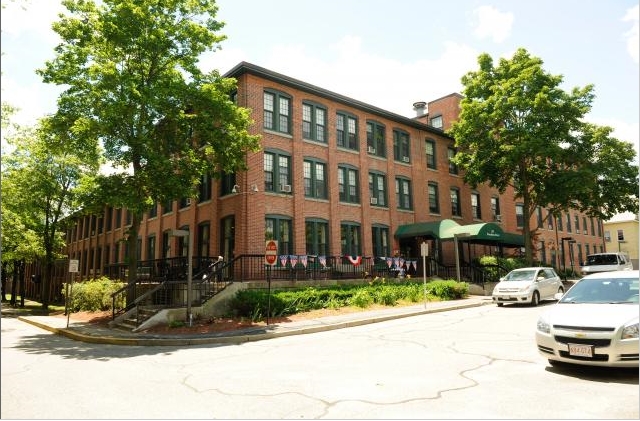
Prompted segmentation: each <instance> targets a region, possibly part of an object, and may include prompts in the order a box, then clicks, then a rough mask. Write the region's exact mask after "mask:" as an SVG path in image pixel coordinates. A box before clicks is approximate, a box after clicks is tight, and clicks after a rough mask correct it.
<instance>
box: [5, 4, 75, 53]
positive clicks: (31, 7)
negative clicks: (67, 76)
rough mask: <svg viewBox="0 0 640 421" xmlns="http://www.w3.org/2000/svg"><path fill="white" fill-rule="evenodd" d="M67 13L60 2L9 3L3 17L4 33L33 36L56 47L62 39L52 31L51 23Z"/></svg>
mask: <svg viewBox="0 0 640 421" xmlns="http://www.w3.org/2000/svg"><path fill="white" fill-rule="evenodd" d="M3 5H4V2H3ZM66 11H67V9H66V8H65V7H64V6H62V4H61V3H60V2H59V1H51V0H32V1H28V2H21V1H12V2H7V4H6V7H5V8H4V9H3V10H2V16H1V18H2V32H4V33H6V34H9V35H12V36H20V35H24V34H32V36H34V37H35V38H38V39H39V40H40V41H41V42H43V43H46V44H50V45H52V46H54V45H56V44H57V43H59V42H60V38H59V37H58V34H56V33H55V32H53V30H51V23H52V22H54V21H57V20H58V14H59V13H61V12H66Z"/></svg>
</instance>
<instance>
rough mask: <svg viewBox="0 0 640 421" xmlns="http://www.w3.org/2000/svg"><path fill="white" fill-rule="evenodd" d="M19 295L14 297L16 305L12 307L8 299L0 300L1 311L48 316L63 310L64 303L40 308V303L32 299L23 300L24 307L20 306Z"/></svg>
mask: <svg viewBox="0 0 640 421" xmlns="http://www.w3.org/2000/svg"><path fill="white" fill-rule="evenodd" d="M20 300H21V298H20V296H18V297H17V298H16V307H13V306H12V305H11V304H10V303H9V301H3V302H2V312H3V313H5V312H11V314H14V315H16V316H48V315H51V314H58V313H60V312H64V305H56V304H49V308H48V310H44V309H43V308H42V303H40V302H38V301H32V300H27V299H25V300H24V307H20Z"/></svg>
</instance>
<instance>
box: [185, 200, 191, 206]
mask: <svg viewBox="0 0 640 421" xmlns="http://www.w3.org/2000/svg"><path fill="white" fill-rule="evenodd" d="M184 205H185V206H191V199H189V198H188V199H187V200H185V201H184Z"/></svg>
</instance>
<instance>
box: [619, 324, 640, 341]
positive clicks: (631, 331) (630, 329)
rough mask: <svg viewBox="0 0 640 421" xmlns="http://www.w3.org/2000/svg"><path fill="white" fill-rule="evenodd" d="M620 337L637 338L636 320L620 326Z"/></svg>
mask: <svg viewBox="0 0 640 421" xmlns="http://www.w3.org/2000/svg"><path fill="white" fill-rule="evenodd" d="M622 339H638V322H635V323H631V324H628V325H626V326H625V327H624V328H622Z"/></svg>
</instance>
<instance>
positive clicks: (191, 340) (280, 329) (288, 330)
mask: <svg viewBox="0 0 640 421" xmlns="http://www.w3.org/2000/svg"><path fill="white" fill-rule="evenodd" d="M485 304H491V301H487V302H482V301H480V302H470V303H463V304H457V305H452V306H446V307H440V308H431V309H429V308H427V309H424V310H410V311H407V312H404V313H395V314H388V315H381V316H373V317H365V318H361V319H354V320H347V321H342V322H333V323H326V324H322V321H321V319H317V320H316V321H315V322H316V323H320V324H318V325H313V326H302V327H287V326H286V325H274V326H273V327H272V329H273V330H272V331H267V332H265V328H264V327H258V328H248V329H245V330H241V331H236V332H235V333H228V332H227V333H222V334H211V335H209V336H205V337H203V336H202V335H198V336H195V335H193V336H189V337H186V336H183V337H167V336H155V337H153V336H137V337H119V336H113V335H102V334H97V335H91V334H86V333H82V332H80V331H79V329H78V328H73V327H66V328H58V327H54V326H50V325H48V324H46V323H42V322H40V321H38V320H35V319H33V318H32V317H29V316H19V317H18V320H21V321H23V322H26V323H29V324H31V325H33V326H36V327H39V328H41V329H44V330H47V331H49V332H52V333H55V334H57V335H61V336H65V337H67V338H69V339H73V340H76V341H81V342H87V343H94V344H108V345H127V346H189V345H208V344H232V345H238V344H243V343H246V342H255V341H262V340H266V339H273V338H278V337H285V336H292V335H304V334H309V333H318V332H326V331H330V330H335V329H344V328H348V327H355V326H363V325H367V324H372V323H380V322H385V321H388V320H394V319H401V318H405V317H412V316H420V315H423V314H429V313H440V312H443V311H450V310H459V309H463V308H471V307H480V306H483V305H485ZM80 329H82V328H80ZM266 329H269V327H267V328H266ZM251 331H254V333H252V332H251Z"/></svg>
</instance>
